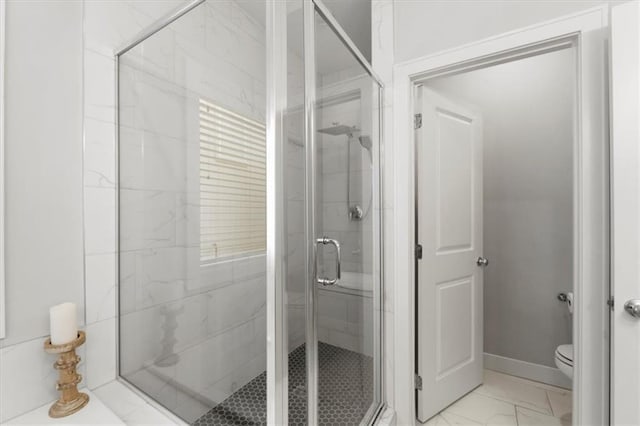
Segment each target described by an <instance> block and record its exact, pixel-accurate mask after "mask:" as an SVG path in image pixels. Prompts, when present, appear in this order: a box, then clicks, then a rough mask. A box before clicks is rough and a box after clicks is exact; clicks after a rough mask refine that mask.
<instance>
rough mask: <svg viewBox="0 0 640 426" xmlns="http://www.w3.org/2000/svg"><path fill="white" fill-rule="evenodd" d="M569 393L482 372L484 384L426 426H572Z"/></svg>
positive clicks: (528, 381) (540, 384)
mask: <svg viewBox="0 0 640 426" xmlns="http://www.w3.org/2000/svg"><path fill="white" fill-rule="evenodd" d="M571 404H572V400H571V391H570V390H566V389H562V388H558V387H555V386H550V385H546V384H544V383H538V382H534V381H531V380H527V379H522V378H519V377H515V376H510V375H508V374H503V373H497V372H494V371H489V370H485V375H484V384H483V385H482V386H480V387H479V388H477V389H476V390H474V391H473V392H471V393H469V394H467V395H466V396H464V397H462V398H461V399H459V400H458V401H456V402H455V403H454V404H453V405H451V406H450V407H449V408H447V409H445V410H444V411H442V412H441V413H439V414H438V415H437V416H435V417H433V418H432V419H430V420H429V421H428V422H427V423H426V425H427V426H456V425H457V426H473V425H486V426H498V425H517V426H551V425H554V426H571V411H572V405H571Z"/></svg>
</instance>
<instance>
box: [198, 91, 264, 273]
mask: <svg viewBox="0 0 640 426" xmlns="http://www.w3.org/2000/svg"><path fill="white" fill-rule="evenodd" d="M265 155H266V134H265V126H264V125H263V124H261V123H259V122H257V121H254V120H251V119H249V118H247V117H243V116H242V115H240V114H238V113H235V112H233V111H230V110H227V109H226V108H223V107H221V106H219V105H215V104H213V103H211V102H209V101H206V100H204V99H200V260H201V261H212V260H215V259H217V258H221V257H225V256H234V255H240V254H246V253H255V252H259V251H264V249H265V245H266V164H265Z"/></svg>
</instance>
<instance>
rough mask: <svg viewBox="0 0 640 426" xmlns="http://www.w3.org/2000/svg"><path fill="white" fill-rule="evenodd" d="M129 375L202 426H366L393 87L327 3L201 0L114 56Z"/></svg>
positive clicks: (122, 348) (125, 370) (373, 384)
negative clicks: (387, 100) (386, 113)
mask: <svg viewBox="0 0 640 426" xmlns="http://www.w3.org/2000/svg"><path fill="white" fill-rule="evenodd" d="M116 59H117V78H118V81H117V96H118V102H117V106H118V108H117V119H118V175H119V176H118V213H119V214H118V229H119V238H118V245H119V246H118V253H119V255H118V268H119V287H118V291H119V314H118V327H119V335H118V342H119V344H118V352H119V353H118V371H119V376H120V378H121V379H122V380H123V381H124V382H126V383H128V384H129V385H131V386H132V387H134V388H136V389H137V390H138V391H139V392H142V393H143V394H145V395H146V396H148V397H149V398H151V399H152V400H154V401H155V402H156V403H158V404H160V405H161V406H163V407H165V408H166V409H168V410H169V411H171V412H172V413H174V414H175V415H176V416H179V417H180V418H182V419H183V420H184V421H186V422H188V423H190V424H196V425H210V424H220V425H253V424H267V423H268V424H286V423H288V424H300V425H303V424H310V425H316V424H323V425H337V424H344V425H351V424H370V423H372V422H373V421H374V420H375V418H376V416H377V415H378V414H379V413H380V410H381V409H382V407H383V405H384V398H383V383H382V366H383V360H382V341H383V340H382V339H383V336H382V331H381V328H382V327H381V324H382V313H383V307H382V298H381V297H382V287H383V283H382V278H381V277H382V233H381V215H382V208H381V197H382V194H381V185H380V182H381V169H382V168H381V156H380V155H381V146H382V145H381V140H380V134H381V117H380V114H381V89H382V88H381V83H380V80H379V79H378V78H377V77H376V76H375V75H374V73H373V72H372V70H371V67H370V65H369V63H368V62H367V60H366V59H365V58H364V57H363V56H362V54H361V53H360V52H359V51H358V49H357V48H356V47H355V45H354V44H353V43H352V42H351V41H350V39H349V37H348V36H347V35H346V33H345V32H344V31H343V30H342V29H341V27H340V25H339V24H338V23H337V21H336V20H335V19H334V18H333V17H332V15H331V13H330V12H329V11H328V9H327V8H326V7H325V6H324V5H323V4H322V2H321V1H320V0H290V1H270V0H264V1H255V0H253V1H248V0H215V1H214V0H196V1H191V2H188V3H187V4H185V5H184V6H183V7H182V8H180V9H178V10H176V11H175V12H174V13H172V14H171V15H169V16H167V17H166V18H165V19H163V20H161V22H158V23H157V24H156V25H154V26H153V27H151V28H149V29H148V30H147V31H145V32H144V33H142V34H140V36H139V37H137V38H136V40H133V41H132V43H131V44H129V45H128V46H126V47H125V48H123V49H122V50H121V51H119V52H118V53H117V55H116Z"/></svg>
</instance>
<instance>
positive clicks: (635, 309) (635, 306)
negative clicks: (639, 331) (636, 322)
mask: <svg viewBox="0 0 640 426" xmlns="http://www.w3.org/2000/svg"><path fill="white" fill-rule="evenodd" d="M624 310H625V311H627V312H628V313H629V315H631V316H632V317H634V318H640V300H638V299H631V300H627V303H625V304H624Z"/></svg>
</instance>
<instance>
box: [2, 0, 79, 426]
mask: <svg viewBox="0 0 640 426" xmlns="http://www.w3.org/2000/svg"><path fill="white" fill-rule="evenodd" d="M6 6H7V7H6V37H7V39H6V55H7V56H6V61H5V64H6V80H5V85H6V111H5V112H4V113H5V118H6V129H5V132H6V133H5V141H6V146H5V154H6V158H3V159H2V160H3V161H4V162H5V163H4V164H5V167H6V169H5V173H6V199H5V201H6V203H5V206H6V216H5V219H6V223H5V226H6V228H5V229H6V241H5V247H6V253H4V255H5V260H6V308H7V310H6V312H7V337H6V338H5V339H4V340H0V346H1V347H2V349H0V375H1V376H2V380H1V381H0V421H3V420H5V419H7V418H10V417H13V416H14V415H17V414H20V413H22V412H24V411H27V410H29V409H31V408H34V407H35V406H37V405H40V404H43V403H45V402H47V401H49V400H51V399H53V398H54V397H55V396H56V394H57V392H56V390H55V380H56V378H57V371H55V370H54V369H53V368H52V363H53V362H54V357H52V356H50V355H48V354H46V353H45V352H44V351H43V349H42V345H43V342H44V339H45V336H47V335H48V334H49V315H48V312H49V311H48V307H49V306H51V305H53V304H56V303H60V302H65V301H72V302H75V303H76V304H77V305H78V309H79V311H78V317H79V319H80V321H81V322H84V293H83V241H82V238H83V233H82V232H83V227H82V86H81V84H79V82H81V81H82V3H76V2H64V1H59V2H57V1H35V2H18V1H9V2H7V4H6ZM84 349H85V348H82V349H81V356H82V357H83V358H84ZM81 371H82V372H83V373H84V365H82V366H81Z"/></svg>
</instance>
